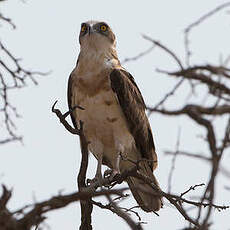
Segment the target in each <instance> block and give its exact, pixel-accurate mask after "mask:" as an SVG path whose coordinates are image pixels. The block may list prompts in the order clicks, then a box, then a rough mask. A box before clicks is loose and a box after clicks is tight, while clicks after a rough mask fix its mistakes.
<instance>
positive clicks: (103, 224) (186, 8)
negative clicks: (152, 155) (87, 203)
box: [0, 0, 230, 230]
mask: <svg viewBox="0 0 230 230" xmlns="http://www.w3.org/2000/svg"><path fill="white" fill-rule="evenodd" d="M224 2H225V1H220V0H203V1H198V0H194V1H184V0H174V1H169V0H168V1H166V0H161V1H160V0H155V1H150V0H149V1H147V0H146V1H130V0H127V1H121V0H117V1H113V2H112V1H105V0H101V1H76V0H75V1H74V0H69V1H55V0H49V1H47V0H40V1H26V3H23V2H22V1H9V0H8V1H6V2H3V3H1V5H0V6H1V12H2V13H3V14H4V15H5V16H8V17H10V18H12V19H13V21H14V22H15V24H16V25H17V29H16V30H11V28H10V27H9V26H7V25H5V26H4V27H1V28H0V33H1V39H2V41H5V43H6V44H7V45H8V48H10V50H11V51H12V52H13V53H14V55H15V56H17V57H22V58H23V61H22V63H23V65H24V66H25V67H28V68H30V69H33V70H39V71H44V72H46V71H49V70H51V71H52V73H51V74H50V75H48V76H45V77H38V78H37V79H38V80H39V85H38V86H34V85H33V84H32V82H31V83H30V82H28V85H29V86H28V87H27V88H24V89H22V90H21V91H20V93H19V92H18V91H16V92H15V93H13V92H12V94H11V98H12V100H13V102H14V104H15V105H16V106H17V108H18V112H19V113H20V114H21V115H22V118H21V119H18V120H17V121H16V124H17V127H18V129H17V132H18V134H22V135H23V136H24V145H21V144H20V143H13V144H8V145H5V146H1V154H0V157H1V158H0V175H2V176H0V182H1V183H4V184H6V185H7V186H8V187H9V188H13V197H12V199H11V202H10V208H11V209H12V210H15V209H17V208H19V207H22V206H23V205H25V204H28V203H32V202H34V199H36V201H42V200H45V199H48V198H50V197H51V196H53V195H56V194H57V193H58V192H59V191H62V193H63V194H68V193H70V192H73V191H76V176H77V173H78V170H79V166H80V147H79V141H78V138H77V137H75V136H72V135H71V134H69V133H68V132H67V131H66V130H65V129H64V128H63V127H62V125H61V124H60V123H59V121H58V119H57V118H56V116H55V115H54V114H52V113H51V106H52V104H53V103H54V101H55V100H58V101H59V102H58V104H57V107H58V108H60V109H62V111H66V110H67V98H66V94H67V93H66V92H67V80H68V76H69V74H70V72H71V71H72V69H73V68H74V66H75V63H76V59H77V56H78V53H79V43H78V33H79V31H80V25H81V23H82V22H84V21H87V20H91V19H95V20H102V21H106V22H107V23H108V24H109V25H110V26H111V27H112V29H113V31H114V33H115V34H116V37H117V49H118V54H119V57H120V60H121V61H122V60H124V59H125V58H127V57H132V56H135V55H137V54H138V53H140V52H142V51H144V50H146V49H148V48H149V47H151V45H152V44H151V43H150V42H148V41H146V40H144V39H143V38H142V36H141V34H146V35H148V36H150V37H152V38H154V39H156V40H159V41H161V42H162V43H163V44H165V45H166V46H168V47H170V48H171V49H173V50H174V51H175V52H176V53H177V54H178V55H179V56H180V57H181V58H182V60H183V58H184V47H183V30H184V29H185V27H186V26H188V25H189V24H190V23H192V22H194V21H195V20H196V19H198V18H199V17H200V16H202V15H203V14H204V13H206V12H208V11H210V10H211V9H213V8H215V7H216V6H217V5H220V4H222V3H224ZM229 29H230V15H229V14H228V16H227V10H223V11H222V12H220V13H219V14H217V15H215V16H213V17H212V18H210V19H208V20H207V21H206V22H204V23H203V24H202V25H200V26H199V27H197V28H195V29H194V31H193V32H192V34H191V37H190V39H191V42H192V43H191V48H192V49H193V51H194V52H193V56H192V63H194V64H205V63H207V62H209V63H216V64H218V63H219V59H220V55H221V54H222V55H223V57H226V56H227V55H228V54H229V53H230V46H229V41H230V32H229ZM125 68H126V69H127V70H128V71H129V72H130V73H131V74H132V75H133V76H134V77H135V80H136V82H137V84H138V86H139V88H140V90H141V91H142V94H143V97H144V99H145V101H146V103H147V105H155V104H156V103H157V102H158V101H159V100H160V99H161V98H162V97H163V96H164V94H165V93H167V92H168V91H169V90H170V89H171V88H173V86H174V84H175V83H176V81H174V80H173V79H170V78H168V77H167V76H165V75H163V74H159V73H156V72H155V69H156V68H160V69H166V70H169V71H170V70H172V71H173V70H177V66H176V65H175V62H174V61H173V60H172V59H171V58H170V57H169V56H167V54H165V53H164V52H162V51H161V50H159V49H158V48H155V49H154V50H153V51H152V52H151V53H150V54H149V55H147V56H145V57H143V58H141V59H140V60H138V61H134V62H128V63H127V64H125ZM183 90H184V94H181V95H182V96H178V97H174V98H172V99H170V101H169V103H168V106H169V107H170V108H180V107H181V106H182V105H183V102H184V101H185V98H186V96H187V95H188V94H189V91H187V90H188V88H187V87H184V88H183ZM202 95H203V92H199V93H198V98H197V100H199V101H200V97H201V96H202ZM150 121H151V127H152V130H153V133H154V139H155V143H156V148H157V153H158V157H159V167H158V169H157V170H156V176H157V178H158V180H159V182H160V185H161V188H162V189H163V190H164V191H167V183H168V174H169V170H170V167H171V158H170V157H167V156H165V155H164V150H175V146H176V140H177V133H178V129H179V127H180V128H181V143H180V147H181V149H183V150H188V151H189V152H194V153H198V152H204V153H206V154H208V152H207V148H206V146H205V145H204V143H203V141H202V140H201V139H199V138H197V135H199V134H204V130H203V129H201V128H200V127H198V126H197V125H196V124H195V123H194V122H191V121H189V120H188V119H187V118H186V117H181V118H180V119H173V118H169V117H163V116H160V115H158V114H152V115H151V117H150ZM220 127H221V123H220ZM226 159H227V160H228V162H229V156H228V158H226ZM95 164H96V162H95V160H94V157H93V156H91V157H90V165H89V169H88V171H89V176H90V177H93V175H94V174H95ZM208 175H209V167H208V165H207V164H205V163H201V162H199V161H197V160H191V159H189V160H188V159H185V158H178V159H177V162H176V169H175V172H174V176H173V183H172V192H173V193H176V194H180V193H181V192H184V191H185V190H187V189H188V188H189V187H190V186H191V185H195V184H199V183H206V181H207V178H208ZM226 184H228V185H229V180H227V179H226V178H225V177H223V176H218V183H217V187H218V188H217V191H219V192H218V193H217V195H216V203H219V204H224V205H229V199H228V197H229V192H228V193H227V191H225V190H223V187H224V185H226ZM124 186H126V185H125V184H124ZM200 191H202V189H200ZM197 194H199V189H198V190H197V191H195V192H192V193H191V195H197ZM99 199H100V198H99ZM97 200H98V199H97ZM122 205H123V206H126V207H132V206H134V205H135V201H134V200H133V198H129V199H128V200H127V201H126V202H124V203H122V204H121V206H122ZM139 213H140V214H141V216H142V220H143V221H145V222H148V223H147V224H146V225H144V226H143V227H144V229H146V230H150V229H158V230H160V229H161V230H164V229H181V228H183V227H184V226H187V222H186V221H185V220H184V218H183V217H182V216H181V215H180V214H179V213H178V211H177V210H176V209H175V208H173V207H172V206H171V205H170V204H168V202H167V201H165V206H164V208H163V209H162V210H160V212H159V215H160V216H159V217H157V216H156V215H154V214H146V213H144V212H142V211H140V212H139ZM47 216H48V219H47V221H46V223H47V224H48V225H49V226H50V228H51V229H54V230H63V229H68V230H75V229H76V228H78V226H79V223H80V207H79V204H78V203H74V204H72V205H70V206H68V207H67V208H65V209H62V210H58V211H54V212H50V213H49V214H48V215H47ZM229 217H230V215H229V211H223V212H218V211H215V212H214V217H213V222H214V223H215V225H214V227H213V229H229V227H230V226H229ZM92 218H93V226H94V229H105V228H109V229H110V230H115V229H128V226H127V225H126V223H124V222H123V221H122V220H121V219H120V218H118V217H117V216H116V215H113V214H111V213H110V212H109V211H105V210H100V209H98V208H96V207H95V208H94V211H93V216H92Z"/></svg>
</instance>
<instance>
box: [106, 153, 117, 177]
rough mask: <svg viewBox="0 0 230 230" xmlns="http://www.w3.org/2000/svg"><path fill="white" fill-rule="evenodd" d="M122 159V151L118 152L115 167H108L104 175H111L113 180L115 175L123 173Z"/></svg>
mask: <svg viewBox="0 0 230 230" xmlns="http://www.w3.org/2000/svg"><path fill="white" fill-rule="evenodd" d="M120 161H121V152H119V153H118V155H117V158H116V163H115V168H114V169H107V170H106V171H105V173H104V177H109V179H110V180H113V179H114V177H115V176H118V175H120V174H121V171H120Z"/></svg>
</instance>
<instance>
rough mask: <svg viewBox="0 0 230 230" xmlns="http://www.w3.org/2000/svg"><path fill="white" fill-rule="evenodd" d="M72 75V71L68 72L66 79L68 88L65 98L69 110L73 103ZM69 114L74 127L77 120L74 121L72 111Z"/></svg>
mask: <svg viewBox="0 0 230 230" xmlns="http://www.w3.org/2000/svg"><path fill="white" fill-rule="evenodd" d="M72 76H73V73H71V74H70V76H69V80H68V90H67V99H68V106H69V110H70V109H72V108H73V107H74V106H75V105H74V104H73V102H72V98H73V88H72V86H73V84H72V81H73V79H72ZM70 116H71V120H72V123H73V125H74V127H75V128H77V122H76V119H75V117H74V115H73V113H70Z"/></svg>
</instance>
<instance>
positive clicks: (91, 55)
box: [78, 47, 120, 71]
mask: <svg viewBox="0 0 230 230" xmlns="http://www.w3.org/2000/svg"><path fill="white" fill-rule="evenodd" d="M118 66H120V62H119V60H118V57H117V52H116V49H115V48H113V47H111V48H109V49H106V50H103V49H101V50H97V49H92V48H91V49H90V48H83V49H81V51H80V54H79V57H78V68H79V69H82V70H83V71H96V70H97V71H100V70H103V69H113V68H116V67H118Z"/></svg>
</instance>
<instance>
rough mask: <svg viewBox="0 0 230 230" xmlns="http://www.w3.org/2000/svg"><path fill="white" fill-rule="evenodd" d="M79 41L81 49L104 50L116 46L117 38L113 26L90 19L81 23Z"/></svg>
mask: <svg viewBox="0 0 230 230" xmlns="http://www.w3.org/2000/svg"><path fill="white" fill-rule="evenodd" d="M79 42H80V45H81V49H84V48H86V49H95V50H96V51H103V50H108V49H111V48H112V49H115V47H116V38H115V35H114V33H113V31H112V30H111V28H110V27H109V26H108V24H107V23H105V22H98V21H88V22H84V23H82V24H81V31H80V35H79Z"/></svg>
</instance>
